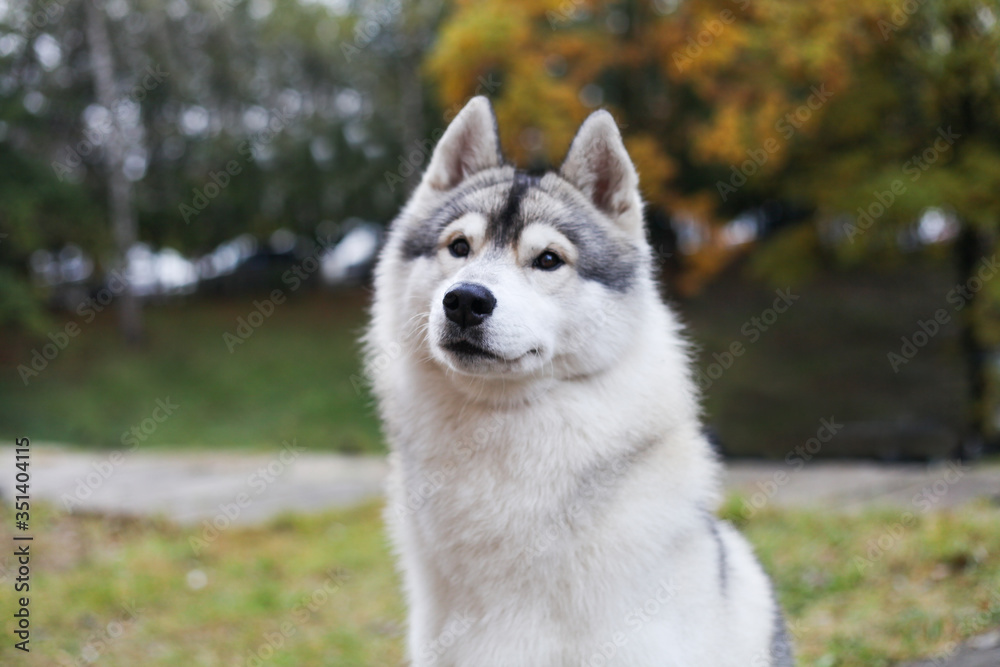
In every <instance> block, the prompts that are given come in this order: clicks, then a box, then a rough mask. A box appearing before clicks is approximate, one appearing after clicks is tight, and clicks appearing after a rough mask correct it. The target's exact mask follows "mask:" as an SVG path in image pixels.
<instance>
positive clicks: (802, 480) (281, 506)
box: [0, 443, 1000, 524]
mask: <svg viewBox="0 0 1000 667" xmlns="http://www.w3.org/2000/svg"><path fill="white" fill-rule="evenodd" d="M31 450H32V458H31V473H32V476H31V477H32V479H31V492H32V496H33V497H34V498H36V499H44V500H47V501H50V502H53V503H56V504H57V505H59V506H61V507H67V508H72V509H73V510H74V511H87V512H108V513H125V514H136V515H161V516H164V517H166V518H169V519H172V520H175V521H178V522H180V523H198V522H200V521H201V520H203V519H205V518H211V517H213V516H215V515H216V514H218V513H219V512H220V511H223V510H224V509H225V508H227V507H231V505H232V504H234V503H235V504H236V506H237V507H238V508H239V510H240V511H239V513H238V516H237V517H236V518H235V519H234V521H235V522H237V523H244V524H248V523H255V522H260V521H265V520H267V519H270V518H272V517H274V516H275V515H277V514H280V513H282V512H287V511H304V512H308V511H321V510H324V509H329V508H333V507H344V506H349V505H352V504H355V503H358V502H361V501H363V500H367V499H370V498H375V497H378V496H379V495H380V494H381V493H382V485H383V482H384V479H385V475H386V472H387V466H386V463H385V460H384V459H383V458H380V457H359V456H344V455H340V454H329V453H324V454H312V453H306V452H305V451H304V450H302V449H299V448H296V447H294V446H288V447H284V448H277V449H275V450H274V451H272V452H262V453H246V452H225V451H224V452H188V451H184V450H181V451H172V452H168V451H163V450H157V451H153V452H143V451H136V452H110V451H96V452H95V451H89V450H80V449H72V448H67V447H60V446H55V445H46V444H43V443H34V444H32V446H31ZM13 461H14V452H13V448H12V447H0V493H2V494H4V495H5V496H7V497H10V496H11V495H12V491H13V485H14V472H15V470H14V466H13ZM725 484H726V487H727V489H730V490H739V491H740V492H741V493H742V494H743V495H744V497H745V498H746V499H747V502H748V503H750V506H751V507H754V508H759V507H764V506H766V505H769V504H775V505H776V506H782V507H821V508H824V509H827V510H831V511H844V512H851V511H857V510H860V509H862V508H865V507H868V506H873V505H884V506H889V507H898V508H916V509H918V510H925V509H931V508H933V509H939V508H946V507H953V506H955V505H959V504H962V503H965V502H967V501H969V500H972V499H974V498H977V497H982V496H990V497H995V498H997V499H1000V465H997V464H994V465H989V466H961V465H959V464H942V465H935V466H926V465H918V464H908V465H881V464H877V463H863V462H849V463H838V462H813V463H810V464H808V465H806V466H805V467H803V468H802V469H800V470H796V469H795V468H794V467H792V466H788V465H785V464H783V463H773V462H736V463H731V464H729V465H728V466H727V468H726V477H725Z"/></svg>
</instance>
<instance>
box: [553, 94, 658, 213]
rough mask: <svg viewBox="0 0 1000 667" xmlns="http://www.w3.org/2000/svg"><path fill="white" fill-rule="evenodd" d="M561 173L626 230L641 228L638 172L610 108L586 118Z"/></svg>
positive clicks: (561, 168) (571, 146) (560, 170)
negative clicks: (609, 111)
mask: <svg viewBox="0 0 1000 667" xmlns="http://www.w3.org/2000/svg"><path fill="white" fill-rule="evenodd" d="M559 173H560V175H562V177H563V178H565V179H566V180H567V181H569V182H570V183H572V184H573V185H575V186H576V187H577V189H578V190H580V192H582V193H583V194H584V195H585V196H586V197H587V198H588V199H590V201H591V202H592V203H593V204H594V206H596V207H597V208H598V209H599V210H600V211H602V212H603V213H605V214H606V215H607V216H608V217H609V218H611V219H612V220H614V221H615V222H618V223H619V224H620V225H622V226H623V227H624V228H626V230H628V231H632V232H634V231H638V230H639V229H641V228H642V199H641V198H640V196H639V175H638V174H637V173H636V171H635V166H633V164H632V160H631V159H630V158H629V156H628V152H627V151H626V150H625V144H624V143H623V142H622V135H621V133H620V132H619V131H618V126H617V125H616V124H615V119H614V118H613V117H612V116H611V114H610V113H608V112H607V111H604V110H603V109H602V110H601V111H595V112H594V113H592V114H590V116H589V117H588V118H587V120H585V121H583V125H581V126H580V129H579V130H578V131H577V133H576V137H574V138H573V143H572V144H570V147H569V152H568V153H567V154H566V159H565V160H563V164H562V167H560V169H559Z"/></svg>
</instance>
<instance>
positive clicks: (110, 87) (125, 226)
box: [83, 0, 142, 343]
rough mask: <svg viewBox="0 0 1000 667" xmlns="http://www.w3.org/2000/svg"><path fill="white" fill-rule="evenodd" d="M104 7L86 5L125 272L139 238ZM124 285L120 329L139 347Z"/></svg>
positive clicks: (133, 305) (131, 296) (138, 327)
mask: <svg viewBox="0 0 1000 667" xmlns="http://www.w3.org/2000/svg"><path fill="white" fill-rule="evenodd" d="M101 4H103V3H101V0H84V2H83V6H84V11H85V12H86V23H87V25H86V32H87V41H88V43H89V45H90V67H91V72H92V73H93V77H94V88H95V92H96V93H97V102H98V104H100V105H101V106H102V107H104V108H105V109H107V110H108V111H109V112H110V113H111V126H110V130H109V133H108V137H107V140H106V141H105V147H104V167H105V171H106V172H107V179H108V200H109V208H110V212H111V230H112V233H113V236H114V239H115V245H116V247H117V249H118V261H119V268H120V269H121V270H122V271H124V269H125V265H126V258H127V255H128V251H129V248H131V247H132V246H133V245H134V244H135V242H136V239H137V236H138V234H137V232H136V219H135V212H134V210H133V208H132V183H131V182H130V181H129V180H128V179H127V178H126V177H125V172H124V170H123V169H122V167H123V165H124V162H125V149H126V138H125V135H124V133H123V132H122V130H121V127H120V126H119V122H118V118H117V116H116V115H115V102H116V100H117V96H116V93H115V62H114V55H113V54H112V50H111V40H110V39H109V37H108V29H107V26H106V25H105V22H104V10H103V9H102V7H101V6H100V5H101ZM123 283H124V285H125V288H124V291H123V292H122V293H121V294H120V295H119V296H118V306H117V312H118V325H119V329H120V331H121V334H122V336H123V337H124V338H125V341H126V342H128V343H137V342H138V341H139V340H140V339H141V338H142V312H141V304H140V302H139V299H138V298H137V297H136V295H135V292H134V291H133V290H132V285H131V284H130V283H129V281H128V280H127V278H126V279H125V280H124V281H123Z"/></svg>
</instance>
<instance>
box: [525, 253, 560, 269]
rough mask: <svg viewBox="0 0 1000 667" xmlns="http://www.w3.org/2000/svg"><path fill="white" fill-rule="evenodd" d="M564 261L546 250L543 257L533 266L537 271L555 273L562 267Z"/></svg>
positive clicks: (536, 260)
mask: <svg viewBox="0 0 1000 667" xmlns="http://www.w3.org/2000/svg"><path fill="white" fill-rule="evenodd" d="M562 264H563V261H562V259H560V258H559V255H557V254H555V253H554V252H552V251H551V250H546V251H545V252H543V253H542V254H541V255H539V256H538V257H536V258H535V263H534V264H532V266H534V267H535V268H536V269H541V270H542V271H553V270H555V269H558V268H559V267H560V266H562Z"/></svg>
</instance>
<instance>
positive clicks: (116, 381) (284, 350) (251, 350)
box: [0, 291, 383, 452]
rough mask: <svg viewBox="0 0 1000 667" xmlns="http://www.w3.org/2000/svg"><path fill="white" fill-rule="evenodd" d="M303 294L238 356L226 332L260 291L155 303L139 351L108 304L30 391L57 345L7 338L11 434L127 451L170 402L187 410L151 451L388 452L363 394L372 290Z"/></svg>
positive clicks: (5, 389)
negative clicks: (294, 445) (31, 364)
mask: <svg viewBox="0 0 1000 667" xmlns="http://www.w3.org/2000/svg"><path fill="white" fill-rule="evenodd" d="M294 296H295V297H296V298H292V299H290V300H289V301H287V302H285V303H283V304H281V305H278V306H277V307H276V309H275V312H274V314H273V315H272V316H271V317H270V318H268V319H266V320H264V322H263V324H262V325H261V326H260V327H259V328H257V329H256V330H255V331H254V332H253V334H252V335H251V336H250V337H249V338H247V339H246V341H245V342H244V343H243V344H241V345H237V346H235V349H234V350H233V352H230V351H229V349H227V346H226V343H225V342H224V341H223V334H224V333H226V332H229V333H233V332H234V331H235V330H236V326H237V318H238V317H243V318H246V317H247V315H248V314H249V313H250V312H251V311H252V310H253V308H254V306H253V301H254V297H249V296H247V297H244V298H234V299H230V300H226V301H214V300H208V299H197V300H193V301H189V302H173V303H170V304H166V305H155V306H150V307H148V308H147V309H146V311H145V314H146V320H147V332H148V339H147V340H146V341H145V343H144V344H143V345H142V346H141V347H139V348H136V349H128V348H125V347H123V346H122V345H121V343H120V339H119V337H118V335H117V333H116V331H115V321H114V317H113V314H112V313H110V312H107V311H106V312H105V313H103V314H102V315H101V316H99V317H98V318H97V319H96V320H94V322H92V323H90V324H84V323H82V322H81V323H80V327H81V330H82V331H81V333H80V334H79V335H78V336H76V337H75V338H73V339H71V340H70V343H69V345H68V346H67V347H66V349H65V350H63V351H62V352H60V353H59V355H58V356H57V357H56V358H55V359H54V360H52V361H50V362H49V364H48V366H47V367H46V368H45V369H44V370H43V371H41V372H40V373H39V375H38V376H37V377H33V378H30V379H29V382H28V385H27V386H25V385H24V383H23V382H22V380H21V378H20V376H19V374H18V370H17V367H18V366H19V365H21V364H26V363H28V361H29V360H30V359H31V357H32V350H33V349H41V347H42V345H43V344H44V343H45V342H46V341H37V340H13V341H7V344H6V345H5V346H4V349H3V351H0V425H2V426H0V430H2V432H0V436H2V437H4V438H5V439H6V440H7V441H8V442H11V441H12V439H13V438H14V437H15V436H25V435H27V436H30V437H31V438H32V439H35V440H40V441H54V442H66V443H73V444H78V445H81V446H99V447H121V446H122V444H123V443H122V440H121V439H122V434H123V433H126V432H128V431H129V430H130V429H131V428H132V427H133V426H141V424H142V422H143V420H145V419H147V418H149V417H150V416H151V415H152V414H153V411H154V409H155V408H156V401H157V399H163V400H165V399H168V398H169V399H170V401H171V402H173V403H175V404H177V405H178V406H179V407H178V408H177V409H176V410H175V411H174V413H173V414H172V415H171V416H170V417H169V418H167V419H166V420H164V421H163V422H162V423H160V424H157V425H156V429H155V431H153V432H152V434H151V435H149V436H148V438H147V439H146V440H144V441H143V442H142V445H143V446H144V447H145V446H213V447H220V446H221V447H230V446H239V447H248V448H273V447H275V446H276V445H277V444H278V443H280V442H281V441H282V440H285V439H288V440H290V439H292V438H295V439H296V440H297V441H298V443H299V444H300V445H304V446H306V447H308V448H310V449H312V450H340V451H348V452H378V451H383V445H382V442H381V437H380V435H379V430H378V424H377V422H376V419H375V414H374V410H373V408H372V404H371V400H370V398H369V397H368V395H367V394H365V393H364V392H359V391H358V389H357V385H358V380H359V377H360V374H361V362H360V358H359V347H358V345H357V338H358V335H359V333H360V331H361V330H362V327H363V326H364V322H365V312H364V305H365V303H366V294H365V293H364V292H362V291H351V292H337V293H335V294H323V293H313V294H301V295H294ZM257 298H258V300H259V299H260V297H257ZM70 320H72V321H78V322H79V321H80V320H79V318H75V317H71V316H67V315H59V316H57V317H55V318H54V321H55V325H56V328H57V329H59V330H62V328H63V326H64V325H65V322H66V321H70ZM352 376H353V381H352ZM147 425H149V426H151V425H152V422H147ZM129 444H131V443H129Z"/></svg>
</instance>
